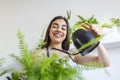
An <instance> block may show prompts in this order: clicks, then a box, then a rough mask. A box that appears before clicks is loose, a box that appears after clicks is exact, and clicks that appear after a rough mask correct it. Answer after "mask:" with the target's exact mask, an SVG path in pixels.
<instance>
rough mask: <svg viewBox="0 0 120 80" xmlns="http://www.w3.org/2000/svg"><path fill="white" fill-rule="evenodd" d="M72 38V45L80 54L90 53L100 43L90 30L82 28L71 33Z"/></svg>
mask: <svg viewBox="0 0 120 80" xmlns="http://www.w3.org/2000/svg"><path fill="white" fill-rule="evenodd" d="M72 39H73V44H74V46H75V47H76V48H77V50H78V53H80V54H81V55H82V56H84V55H86V54H88V53H90V52H91V51H92V50H94V49H95V48H96V47H97V46H98V44H99V43H100V42H99V41H97V40H96V38H95V37H94V35H93V34H92V33H91V32H89V31H86V30H84V29H78V30H76V31H75V32H74V33H73V35H72ZM78 53H76V54H78Z"/></svg>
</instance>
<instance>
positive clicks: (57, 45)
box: [49, 43, 62, 50]
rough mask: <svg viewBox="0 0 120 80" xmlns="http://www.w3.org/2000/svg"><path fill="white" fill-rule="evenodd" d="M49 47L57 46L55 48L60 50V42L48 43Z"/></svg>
mask: <svg viewBox="0 0 120 80" xmlns="http://www.w3.org/2000/svg"><path fill="white" fill-rule="evenodd" d="M49 48H57V49H60V50H62V44H60V43H59V44H55V43H50V45H49Z"/></svg>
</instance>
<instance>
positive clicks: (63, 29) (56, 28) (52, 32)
mask: <svg viewBox="0 0 120 80" xmlns="http://www.w3.org/2000/svg"><path fill="white" fill-rule="evenodd" d="M81 25H82V26H83V27H84V28H86V30H89V31H90V32H92V33H93V34H94V36H100V35H102V32H101V29H100V28H99V27H94V26H88V25H86V24H84V23H83V24H81ZM44 41H45V42H46V44H45V45H44V46H43V47H42V48H43V51H44V53H46V54H45V55H47V56H48V57H49V56H50V55H51V54H53V53H56V54H58V55H59V56H60V57H65V56H68V54H65V53H64V52H61V51H68V50H69V45H70V36H69V24H68V21H67V19H66V18H65V17H62V16H56V17H55V18H53V19H52V20H51V22H50V24H49V26H48V28H47V31H46V35H45V40H44ZM97 50H98V56H91V55H86V56H81V55H80V54H78V55H74V56H72V59H73V60H74V62H76V63H77V64H85V63H87V62H93V61H96V62H99V63H101V64H102V65H103V66H104V67H108V66H109V65H110V60H109V55H108V53H107V51H106V49H105V48H104V46H103V45H102V44H101V43H100V44H99V45H98V47H97Z"/></svg>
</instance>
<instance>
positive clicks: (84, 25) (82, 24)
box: [81, 23, 90, 31]
mask: <svg viewBox="0 0 120 80" xmlns="http://www.w3.org/2000/svg"><path fill="white" fill-rule="evenodd" d="M81 26H82V27H84V28H85V29H86V30H88V31H90V26H88V25H87V24H85V23H81Z"/></svg>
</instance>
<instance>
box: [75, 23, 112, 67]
mask: <svg viewBox="0 0 120 80" xmlns="http://www.w3.org/2000/svg"><path fill="white" fill-rule="evenodd" d="M81 25H82V26H83V27H84V28H85V29H86V30H88V31H90V32H91V33H92V34H93V35H94V36H95V37H98V36H101V35H102V28H101V27H100V26H98V25H96V26H94V25H86V24H85V23H83V24H81ZM97 51H98V56H92V55H85V56H81V55H75V56H74V60H75V62H76V63H78V64H85V63H86V62H99V63H101V64H102V65H103V66H104V67H108V66H109V65H110V59H109V55H108V52H107V50H106V49H105V48H104V46H103V45H102V44H101V43H100V44H99V45H98V47H97Z"/></svg>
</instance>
